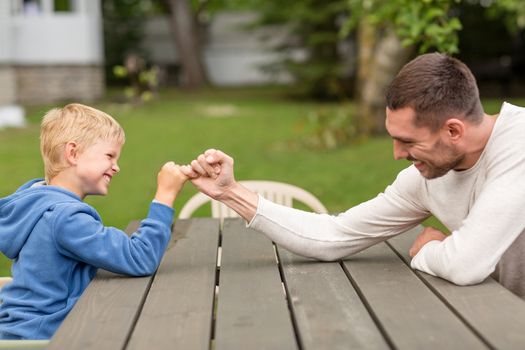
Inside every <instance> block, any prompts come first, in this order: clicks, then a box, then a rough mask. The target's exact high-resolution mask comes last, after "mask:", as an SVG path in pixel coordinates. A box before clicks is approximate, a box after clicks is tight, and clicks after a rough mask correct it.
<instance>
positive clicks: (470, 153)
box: [456, 114, 497, 170]
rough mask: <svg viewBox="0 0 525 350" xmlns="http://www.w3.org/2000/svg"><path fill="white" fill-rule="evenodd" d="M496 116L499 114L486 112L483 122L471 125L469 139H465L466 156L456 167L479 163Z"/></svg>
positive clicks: (462, 167) (471, 165)
mask: <svg viewBox="0 0 525 350" xmlns="http://www.w3.org/2000/svg"><path fill="white" fill-rule="evenodd" d="M496 118H497V115H488V114H485V115H484V116H483V121H482V122H481V124H479V125H471V126H470V128H469V129H470V130H469V132H468V135H467V139H465V145H466V146H465V149H466V152H465V158H464V160H463V161H462V162H461V164H460V165H459V166H458V167H457V168H456V169H457V170H465V169H470V168H472V167H473V166H474V165H475V164H476V163H477V161H478V160H479V158H480V157H481V154H482V153H483V150H484V149H485V147H486V146H487V143H488V142H489V139H490V136H491V135H492V130H494V124H495V123H496Z"/></svg>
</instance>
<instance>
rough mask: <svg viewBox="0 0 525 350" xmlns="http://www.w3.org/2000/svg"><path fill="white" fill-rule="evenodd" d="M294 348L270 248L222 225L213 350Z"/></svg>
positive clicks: (238, 225) (238, 226)
mask: <svg viewBox="0 0 525 350" xmlns="http://www.w3.org/2000/svg"><path fill="white" fill-rule="evenodd" d="M296 348H297V344H296V340H295V335H294V331H293V326H292V321H291V317H290V313H289V310H288V306H287V303H286V299H285V295H284V292H283V288H282V284H281V280H280V276H279V269H278V266H277V262H276V259H275V254H274V250H273V244H272V242H271V241H269V240H268V239H266V238H264V236H262V235H261V234H259V233H256V232H255V231H252V230H249V229H247V228H246V227H245V224H244V222H243V221H242V220H239V219H233V220H232V219H227V220H225V221H224V228H223V231H222V264H221V271H220V280H219V294H218V307H217V320H216V338H215V349H217V350H222V349H226V350H233V349H243V350H244V349H250V350H255V349H296Z"/></svg>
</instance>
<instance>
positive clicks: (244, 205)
mask: <svg viewBox="0 0 525 350" xmlns="http://www.w3.org/2000/svg"><path fill="white" fill-rule="evenodd" d="M220 201H221V202H222V203H224V204H225V205H227V206H228V207H230V208H231V209H233V210H234V211H235V212H237V214H239V215H240V216H241V217H242V218H244V219H245V220H246V221H248V222H250V221H251V220H252V219H253V217H254V216H255V213H256V212H257V205H258V203H259V196H258V195H257V193H255V192H253V191H251V190H249V189H247V188H246V187H244V186H242V185H240V184H239V183H237V182H236V183H235V184H234V185H233V186H232V187H230V188H229V189H228V191H226V192H225V193H224V194H223V195H222V196H221V198H220Z"/></svg>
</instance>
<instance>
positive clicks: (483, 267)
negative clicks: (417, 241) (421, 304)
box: [411, 142, 525, 285]
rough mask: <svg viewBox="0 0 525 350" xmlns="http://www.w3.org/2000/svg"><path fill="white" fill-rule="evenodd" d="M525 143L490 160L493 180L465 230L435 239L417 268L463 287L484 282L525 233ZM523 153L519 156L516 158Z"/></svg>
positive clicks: (415, 264) (421, 255)
mask: <svg viewBox="0 0 525 350" xmlns="http://www.w3.org/2000/svg"><path fill="white" fill-rule="evenodd" d="M523 147H525V142H515V143H514V144H513V145H512V146H507V147H506V149H505V150H502V151H501V152H497V153H498V154H497V156H496V157H495V158H494V159H493V160H492V161H490V163H491V166H490V168H489V169H488V171H487V179H486V180H485V184H484V185H483V188H482V190H481V191H480V194H479V195H478V198H476V202H475V204H474V205H473V206H472V208H471V209H470V212H469V214H468V216H467V217H466V218H465V220H464V221H463V222H462V225H461V226H460V228H459V229H457V230H455V231H453V232H452V233H451V235H450V236H448V237H447V238H446V239H445V240H443V241H431V242H429V243H427V244H425V245H424V246H423V248H422V249H421V250H420V251H419V252H418V254H417V255H416V256H415V257H414V258H413V259H412V262H411V266H412V268H415V269H418V270H421V271H424V272H427V273H429V274H431V275H434V276H438V277H442V278H444V279H447V280H449V281H451V282H453V283H456V284H458V285H470V284H476V283H480V282H482V281H483V280H484V279H485V278H487V277H488V276H489V275H490V274H491V273H492V272H493V271H494V270H495V268H496V265H497V264H498V262H499V261H500V259H501V257H502V256H503V254H504V253H505V251H506V250H507V249H508V248H509V247H510V245H511V244H512V243H513V242H514V240H515V239H516V238H517V237H518V236H519V235H520V234H521V232H523V231H524V229H525V221H524V220H523V219H522V218H523V215H524V212H523V208H525V177H524V176H523V174H525V156H523V155H522V154H523V153H524V152H523ZM516 155H518V156H516Z"/></svg>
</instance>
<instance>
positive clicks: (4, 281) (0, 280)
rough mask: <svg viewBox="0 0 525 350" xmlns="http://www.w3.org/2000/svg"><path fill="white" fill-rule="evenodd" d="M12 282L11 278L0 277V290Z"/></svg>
mask: <svg viewBox="0 0 525 350" xmlns="http://www.w3.org/2000/svg"><path fill="white" fill-rule="evenodd" d="M12 280H13V277H9V276H6V277H0V289H2V287H3V286H4V285H6V284H8V283H11V281H12Z"/></svg>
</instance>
